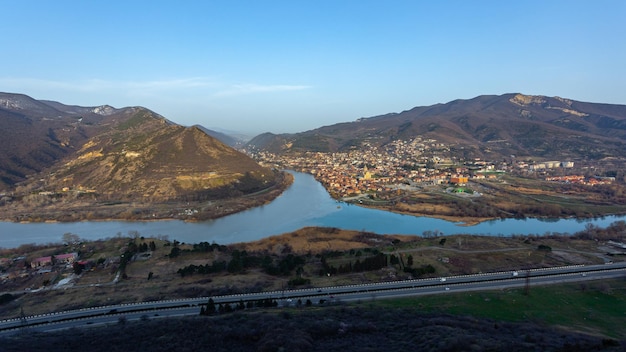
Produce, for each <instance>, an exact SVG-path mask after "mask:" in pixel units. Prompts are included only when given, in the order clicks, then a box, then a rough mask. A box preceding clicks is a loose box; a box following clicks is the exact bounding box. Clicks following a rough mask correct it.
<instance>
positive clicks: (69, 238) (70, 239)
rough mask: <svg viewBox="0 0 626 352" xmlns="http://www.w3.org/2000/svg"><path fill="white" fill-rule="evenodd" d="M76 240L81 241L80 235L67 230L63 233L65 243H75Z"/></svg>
mask: <svg viewBox="0 0 626 352" xmlns="http://www.w3.org/2000/svg"><path fill="white" fill-rule="evenodd" d="M76 242H80V237H78V235H76V234H73V233H70V232H66V233H64V234H63V243H65V244H73V243H76Z"/></svg>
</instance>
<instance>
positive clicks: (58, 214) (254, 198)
mask: <svg viewBox="0 0 626 352" xmlns="http://www.w3.org/2000/svg"><path fill="white" fill-rule="evenodd" d="M277 175H278V176H277V180H276V181H277V182H276V184H274V185H272V186H270V187H269V188H267V189H264V190H261V191H257V192H255V193H252V194H246V195H243V196H239V197H235V198H224V199H215V200H210V201H202V202H199V201H167V202H158V201H147V200H132V201H107V202H100V201H98V200H97V199H94V200H85V199H80V198H77V199H72V200H70V199H63V200H59V201H58V202H55V201H53V202H50V203H45V204H31V203H28V204H26V203H25V202H19V201H14V202H10V201H8V202H7V201H5V202H4V203H3V205H2V206H1V207H0V210H1V212H0V221H7V222H15V223H55V222H79V221H157V220H161V221H162V220H184V221H204V220H211V219H217V218H221V217H225V216H228V215H231V214H235V213H238V212H241V211H244V210H247V209H251V208H255V207H259V206H262V205H265V204H268V203H270V202H272V201H273V200H274V199H276V198H277V197H278V196H280V195H281V194H282V193H283V192H284V191H285V190H286V189H288V188H289V187H290V186H291V185H292V184H293V181H294V177H293V175H292V174H290V173H287V172H281V173H278V174H277Z"/></svg>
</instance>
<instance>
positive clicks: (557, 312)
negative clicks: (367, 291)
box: [373, 279, 626, 339]
mask: <svg viewBox="0 0 626 352" xmlns="http://www.w3.org/2000/svg"><path fill="white" fill-rule="evenodd" d="M373 304H375V305H379V306H382V307H390V308H392V307H393V308H409V307H413V308H418V309H419V310H420V311H423V312H431V313H435V312H440V313H450V314H460V315H469V316H474V317H477V318H489V319H494V320H500V321H509V322H536V323H539V324H546V325H551V326H560V327H563V328H566V329H568V330H573V331H580V332H584V333H588V334H594V335H603V336H607V337H611V338H616V339H625V338H626V325H624V322H625V321H626V280H623V279H622V280H607V281H589V282H586V283H579V284H568V285H558V286H537V287H532V286H531V287H530V288H529V292H528V295H526V294H525V292H524V289H511V290H502V291H484V292H469V293H450V294H446V295H433V296H422V297H415V298H402V299H393V300H378V301H376V302H375V303H373Z"/></svg>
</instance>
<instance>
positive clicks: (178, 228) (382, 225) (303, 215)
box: [0, 172, 626, 248]
mask: <svg viewBox="0 0 626 352" xmlns="http://www.w3.org/2000/svg"><path fill="white" fill-rule="evenodd" d="M293 175H294V176H295V177H294V183H293V184H292V185H291V187H289V189H287V190H286V191H285V192H284V193H283V194H282V195H280V196H279V197H278V198H276V199H275V200H274V201H273V202H271V203H269V204H267V205H264V206H260V207H257V208H253V209H249V210H246V211H243V212H240V213H237V214H233V215H229V216H226V217H223V218H220V219H216V220H210V221H203V222H184V221H179V220H164V221H150V222H129V221H83V222H75V223H12V222H0V247H3V248H14V247H18V246H20V245H22V244H28V243H37V244H45V243H59V242H61V238H62V236H63V234H65V233H68V232H69V233H73V234H77V235H78V236H80V237H81V238H84V239H88V240H96V239H104V238H109V237H116V236H120V235H121V236H128V235H129V232H134V231H136V232H138V233H139V234H140V235H141V236H145V237H152V236H167V238H169V239H170V240H178V241H180V242H186V243H198V242H202V241H206V242H216V243H219V244H231V243H237V242H248V241H254V240H258V239H261V238H265V237H269V236H272V235H279V234H282V233H286V232H291V231H295V230H297V229H300V228H302V227H306V226H326V227H337V228H341V229H349V230H363V231H370V232H375V233H379V234H404V235H418V236H420V235H422V234H423V233H424V232H425V231H439V232H440V233H443V234H444V235H451V234H458V233H464V234H478V235H492V236H510V235H514V234H544V233H546V232H559V233H574V232H576V231H580V230H583V229H584V228H585V226H586V225H587V224H589V223H592V224H594V225H597V226H601V227H605V226H607V225H609V224H611V223H612V222H614V221H617V220H624V219H626V217H625V216H607V217H604V218H600V219H584V220H579V219H552V220H539V219H504V220H494V221H488V222H483V223H480V224H477V225H473V226H460V225H461V224H458V223H454V222H450V221H445V220H440V219H434V218H428V217H415V216H410V215H402V214H396V213H391V212H387V211H383V210H376V209H368V208H363V207H359V206H356V205H351V204H347V203H342V202H337V201H336V200H334V199H332V198H331V197H330V195H329V194H328V192H326V190H325V189H324V187H323V186H322V185H321V184H320V183H319V182H317V181H316V180H315V179H314V178H313V176H311V175H309V174H304V173H299V172H293Z"/></svg>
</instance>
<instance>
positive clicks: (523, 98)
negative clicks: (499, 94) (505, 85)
mask: <svg viewBox="0 0 626 352" xmlns="http://www.w3.org/2000/svg"><path fill="white" fill-rule="evenodd" d="M509 101H510V102H511V103H513V104H516V105H519V106H528V105H542V104H545V103H546V101H547V100H546V97H544V96H542V95H524V94H515V96H513V98H511V99H509Z"/></svg>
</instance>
